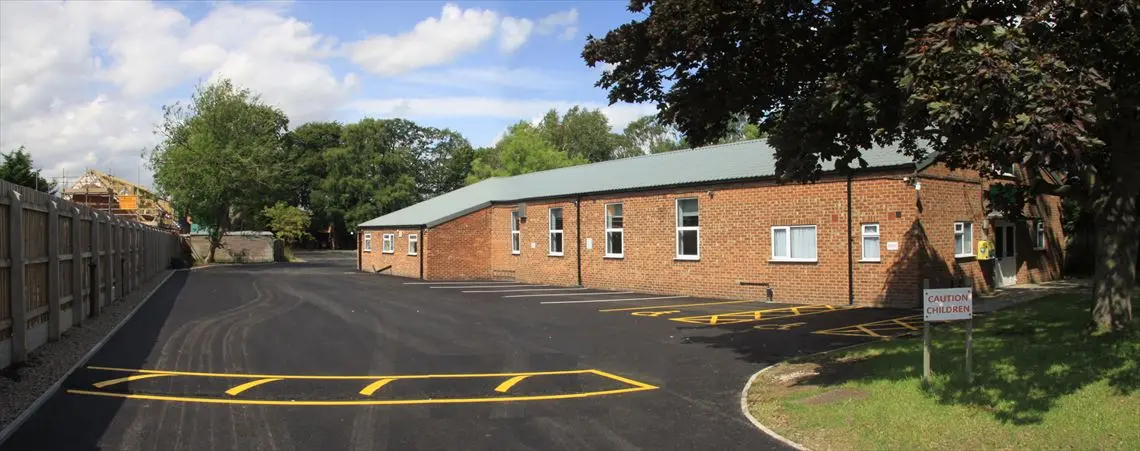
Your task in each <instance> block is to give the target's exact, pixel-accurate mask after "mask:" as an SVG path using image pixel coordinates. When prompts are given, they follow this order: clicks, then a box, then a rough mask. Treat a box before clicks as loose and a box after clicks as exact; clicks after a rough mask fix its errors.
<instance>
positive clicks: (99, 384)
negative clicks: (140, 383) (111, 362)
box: [91, 374, 173, 388]
mask: <svg viewBox="0 0 1140 451" xmlns="http://www.w3.org/2000/svg"><path fill="white" fill-rule="evenodd" d="M167 376H173V374H136V375H134V376H127V377H120V378H118V379H110V380H105V381H103V382H96V383H94V384H91V385H93V386H95V388H103V387H107V386H111V385H115V384H121V383H123V382H130V381H137V380H141V379H150V378H152V377H167Z"/></svg>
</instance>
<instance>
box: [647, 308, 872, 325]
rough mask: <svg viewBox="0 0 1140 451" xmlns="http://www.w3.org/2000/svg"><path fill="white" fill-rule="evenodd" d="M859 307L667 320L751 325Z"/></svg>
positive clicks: (755, 312)
mask: <svg viewBox="0 0 1140 451" xmlns="http://www.w3.org/2000/svg"><path fill="white" fill-rule="evenodd" d="M857 308H859V307H835V306H832V305H810V306H800V307H781V308H775V309H768V310H751V311H747V312H731V313H718V314H714V315H700V316H687V317H683V318H669V320H670V321H678V322H682V323H690V324H700V325H706V326H716V325H723V324H738V323H751V322H757V321H767V320H772V319H780V318H790V317H794V316H807V315H816V314H820V313H830V312H834V311H838V310H850V309H857Z"/></svg>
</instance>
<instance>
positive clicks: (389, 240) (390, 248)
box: [380, 233, 396, 254]
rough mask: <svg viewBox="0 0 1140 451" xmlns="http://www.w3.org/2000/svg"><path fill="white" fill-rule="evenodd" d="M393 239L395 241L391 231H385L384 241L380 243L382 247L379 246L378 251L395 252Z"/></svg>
mask: <svg viewBox="0 0 1140 451" xmlns="http://www.w3.org/2000/svg"><path fill="white" fill-rule="evenodd" d="M394 241H395V239H394V236H393V235H392V234H391V233H385V234H384V242H383V243H382V247H381V248H380V251H381V252H383V253H385V254H392V253H395V252H396V243H395V242H394Z"/></svg>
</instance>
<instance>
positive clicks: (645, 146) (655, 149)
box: [616, 116, 685, 158]
mask: <svg viewBox="0 0 1140 451" xmlns="http://www.w3.org/2000/svg"><path fill="white" fill-rule="evenodd" d="M684 148H685V142H684V141H683V140H681V139H680V137H679V136H678V135H677V132H676V131H674V130H672V129H671V128H669V127H667V126H665V125H663V124H661V123H660V122H657V118H656V117H654V116H642V117H640V118H638V119H637V120H635V121H633V122H630V123H629V125H627V126H626V127H625V130H624V131H623V133H622V140H621V147H619V148H618V150H617V152H616V156H617V157H618V158H626V157H632V156H638V155H645V154H647V153H662V152H671V151H674V150H678V149H684Z"/></svg>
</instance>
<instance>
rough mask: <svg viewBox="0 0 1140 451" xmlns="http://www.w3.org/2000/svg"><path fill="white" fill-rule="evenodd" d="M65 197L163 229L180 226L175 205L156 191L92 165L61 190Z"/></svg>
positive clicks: (172, 228) (175, 228) (174, 228)
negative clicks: (101, 170)
mask: <svg viewBox="0 0 1140 451" xmlns="http://www.w3.org/2000/svg"><path fill="white" fill-rule="evenodd" d="M60 194H61V195H62V196H63V198H64V199H66V200H69V201H72V202H75V203H79V204H83V205H86V206H88V207H91V208H93V209H96V210H99V211H104V212H107V213H110V214H113V215H115V216H117V217H120V218H123V219H130V220H132V221H137V222H141V223H143V224H146V225H149V226H152V227H158V228H160V229H167V230H178V228H179V227H178V221H176V220H175V216H174V208H173V207H172V206H171V205H170V202H168V201H166V200H164V199H162V198H160V197H159V196H158V195H157V194H155V193H154V192H152V191H150V190H148V189H146V188H144V187H142V186H139V185H137V184H134V183H131V182H128V181H126V180H123V179H121V178H118V177H115V176H113V175H108V174H104V173H102V172H99V171H96V170H94V169H89V170H87V172H86V173H85V174H83V176H81V177H79V178H78V179H77V180H76V181H75V183H72V184H71V186H68V187H65V188H63V190H62V192H61V193H60Z"/></svg>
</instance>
